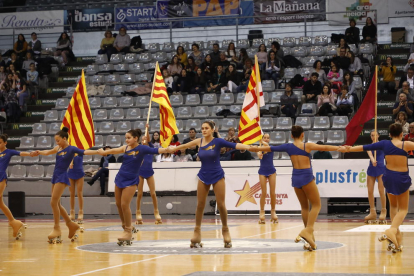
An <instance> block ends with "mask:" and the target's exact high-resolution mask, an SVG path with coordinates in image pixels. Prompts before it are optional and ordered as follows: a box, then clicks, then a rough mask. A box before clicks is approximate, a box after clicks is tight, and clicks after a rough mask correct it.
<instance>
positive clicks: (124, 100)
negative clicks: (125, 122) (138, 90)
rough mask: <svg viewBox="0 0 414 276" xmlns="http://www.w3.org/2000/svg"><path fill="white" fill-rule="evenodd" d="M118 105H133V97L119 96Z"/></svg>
mask: <svg viewBox="0 0 414 276" xmlns="http://www.w3.org/2000/svg"><path fill="white" fill-rule="evenodd" d="M119 106H120V107H132V106H134V99H133V98H132V97H129V96H127V97H121V99H120V101H119Z"/></svg>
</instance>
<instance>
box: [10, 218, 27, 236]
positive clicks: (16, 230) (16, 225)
mask: <svg viewBox="0 0 414 276" xmlns="http://www.w3.org/2000/svg"><path fill="white" fill-rule="evenodd" d="M9 225H10V227H11V228H13V238H16V240H19V239H20V238H21V237H22V235H23V234H22V231H21V230H22V228H23V227H24V228H25V229H26V228H27V225H26V224H24V223H23V222H21V221H20V220H16V219H15V220H12V221H10V222H9Z"/></svg>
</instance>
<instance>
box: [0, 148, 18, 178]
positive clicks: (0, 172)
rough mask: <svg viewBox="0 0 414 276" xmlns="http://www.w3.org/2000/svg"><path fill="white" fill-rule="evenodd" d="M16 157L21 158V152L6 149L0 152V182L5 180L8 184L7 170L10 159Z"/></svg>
mask: <svg viewBox="0 0 414 276" xmlns="http://www.w3.org/2000/svg"><path fill="white" fill-rule="evenodd" d="M15 155H18V156H20V152H19V151H17V150H12V149H5V150H4V151H2V152H0V182H1V181H3V180H6V182H7V173H6V170H7V167H8V166H9V163H10V159H11V158H12V157H13V156H15Z"/></svg>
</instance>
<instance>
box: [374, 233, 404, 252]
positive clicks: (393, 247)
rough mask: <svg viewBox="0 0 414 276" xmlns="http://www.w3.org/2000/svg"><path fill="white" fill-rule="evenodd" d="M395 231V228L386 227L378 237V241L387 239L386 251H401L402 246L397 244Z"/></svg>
mask: <svg viewBox="0 0 414 276" xmlns="http://www.w3.org/2000/svg"><path fill="white" fill-rule="evenodd" d="M397 232H398V230H397V231H395V229H392V228H390V229H387V230H385V232H384V234H383V235H382V236H381V237H379V238H378V240H379V241H380V242H382V241H385V240H386V241H388V242H389V243H388V246H387V251H392V253H397V252H401V251H402V248H401V247H400V246H399V244H398V241H397Z"/></svg>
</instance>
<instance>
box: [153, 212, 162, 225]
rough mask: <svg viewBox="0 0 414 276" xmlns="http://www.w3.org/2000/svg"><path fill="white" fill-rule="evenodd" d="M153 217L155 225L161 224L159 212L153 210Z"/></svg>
mask: <svg viewBox="0 0 414 276" xmlns="http://www.w3.org/2000/svg"><path fill="white" fill-rule="evenodd" d="M154 217H155V224H162V220H161V216H160V212H159V211H158V210H154Z"/></svg>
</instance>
